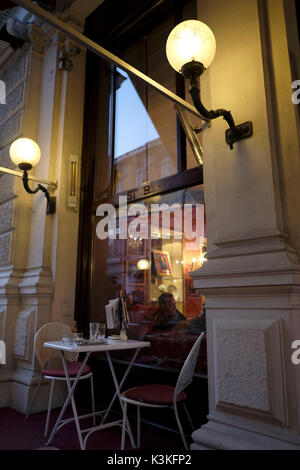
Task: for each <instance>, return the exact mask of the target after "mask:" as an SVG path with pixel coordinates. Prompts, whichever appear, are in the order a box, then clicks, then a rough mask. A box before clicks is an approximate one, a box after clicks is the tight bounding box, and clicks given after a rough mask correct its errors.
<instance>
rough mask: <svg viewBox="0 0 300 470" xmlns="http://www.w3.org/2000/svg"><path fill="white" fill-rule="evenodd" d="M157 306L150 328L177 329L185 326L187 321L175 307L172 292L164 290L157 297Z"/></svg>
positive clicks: (187, 323)
mask: <svg viewBox="0 0 300 470" xmlns="http://www.w3.org/2000/svg"><path fill="white" fill-rule="evenodd" d="M158 303H159V308H158V312H157V314H156V315H155V317H154V320H153V323H152V330H155V329H156V330H173V331H178V330H181V329H183V328H187V327H188V325H189V321H188V320H187V319H186V317H185V316H184V315H182V314H181V313H180V312H179V311H178V310H177V309H176V302H175V299H174V296H173V294H171V293H169V292H164V293H163V294H161V295H160V297H159V299H158Z"/></svg>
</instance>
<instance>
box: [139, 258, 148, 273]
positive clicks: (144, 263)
mask: <svg viewBox="0 0 300 470" xmlns="http://www.w3.org/2000/svg"><path fill="white" fill-rule="evenodd" d="M137 268H138V269H139V270H140V271H147V270H148V269H150V261H148V260H147V259H140V260H139V261H138V262H137Z"/></svg>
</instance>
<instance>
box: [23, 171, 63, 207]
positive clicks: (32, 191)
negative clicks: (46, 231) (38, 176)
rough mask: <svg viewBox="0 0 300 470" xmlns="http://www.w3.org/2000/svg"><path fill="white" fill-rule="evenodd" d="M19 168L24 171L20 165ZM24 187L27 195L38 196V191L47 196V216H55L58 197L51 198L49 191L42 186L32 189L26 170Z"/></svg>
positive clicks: (24, 172)
mask: <svg viewBox="0 0 300 470" xmlns="http://www.w3.org/2000/svg"><path fill="white" fill-rule="evenodd" d="M19 168H20V169H21V170H22V168H21V165H19ZM22 181H23V186H24V189H25V191H26V192H27V193H29V194H36V193H37V192H38V191H42V192H43V193H44V194H45V197H46V199H47V208H46V213H47V214H55V210H56V197H54V196H50V194H49V192H48V190H47V189H46V188H45V187H44V186H42V185H41V184H38V185H37V187H36V188H35V189H31V188H30V187H29V184H28V173H27V171H26V170H23V177H22Z"/></svg>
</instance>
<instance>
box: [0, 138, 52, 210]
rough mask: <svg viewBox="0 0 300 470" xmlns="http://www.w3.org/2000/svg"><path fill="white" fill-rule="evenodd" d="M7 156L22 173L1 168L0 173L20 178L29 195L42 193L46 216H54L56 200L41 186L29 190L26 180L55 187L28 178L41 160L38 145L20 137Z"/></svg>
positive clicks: (47, 182)
mask: <svg viewBox="0 0 300 470" xmlns="http://www.w3.org/2000/svg"><path fill="white" fill-rule="evenodd" d="M9 155H10V158H11V160H12V162H13V163H14V164H15V165H16V166H18V167H19V168H20V170H22V171H23V173H20V172H17V171H13V170H9V169H7V168H3V167H1V168H0V171H2V172H4V173H9V174H13V175H15V176H19V177H22V180H23V186H24V189H25V191H27V192H28V193H29V194H35V193H37V192H38V191H42V192H43V193H44V194H45V197H46V198H47V214H54V213H55V205H56V204H55V202H56V198H55V197H53V196H50V194H49V192H48V190H47V189H46V188H45V187H44V186H42V185H41V184H38V185H37V187H36V188H35V189H31V188H30V187H29V184H28V180H33V181H43V182H44V183H46V184H47V185H49V186H53V187H55V188H56V187H57V185H56V184H55V183H51V182H49V181H46V180H41V179H38V178H35V177H32V176H28V173H27V171H29V170H31V169H32V168H33V167H34V166H35V165H37V164H38V162H39V161H40V158H41V150H40V147H39V146H38V144H37V143H36V142H34V140H32V139H28V138H26V137H21V138H20V139H17V140H15V141H14V142H13V143H12V144H11V146H10V149H9Z"/></svg>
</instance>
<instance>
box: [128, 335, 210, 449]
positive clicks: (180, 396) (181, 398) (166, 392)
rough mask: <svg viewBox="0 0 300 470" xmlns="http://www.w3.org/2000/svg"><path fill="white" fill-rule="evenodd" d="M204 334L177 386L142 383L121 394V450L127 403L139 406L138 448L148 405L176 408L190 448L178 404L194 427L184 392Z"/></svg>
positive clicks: (187, 362) (176, 415) (190, 355)
mask: <svg viewBox="0 0 300 470" xmlns="http://www.w3.org/2000/svg"><path fill="white" fill-rule="evenodd" d="M203 336H204V333H201V334H200V336H199V337H198V338H197V340H196V341H195V343H194V345H193V347H192V349H191V350H190V352H189V354H188V356H187V358H186V360H185V362H184V364H183V366H182V368H181V371H180V373H179V376H178V379H177V382H176V385H175V387H173V386H171V385H162V384H149V385H142V386H138V387H133V388H130V389H128V390H126V391H124V392H123V393H122V394H121V400H122V402H123V426H122V438H121V450H124V447H125V430H126V429H125V428H126V426H125V424H126V420H127V404H132V405H135V406H137V448H139V447H140V443H141V436H140V432H141V424H140V421H141V411H140V408H141V407H147V408H172V409H173V410H174V414H175V418H176V422H177V426H178V429H179V432H180V435H181V439H182V442H183V445H184V448H185V449H186V450H188V445H187V442H186V439H185V435H184V432H183V428H182V425H181V422H180V419H179V414H178V410H177V405H178V403H182V405H183V408H184V411H185V413H186V416H187V418H188V421H189V423H190V425H191V428H192V429H194V426H193V423H192V420H191V417H190V414H189V412H188V409H187V407H186V404H185V400H186V398H187V394H186V393H185V392H184V389H185V388H186V387H187V386H188V385H190V384H191V383H192V381H193V376H194V373H195V369H196V365H197V360H198V356H199V350H200V346H201V341H202V339H203Z"/></svg>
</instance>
